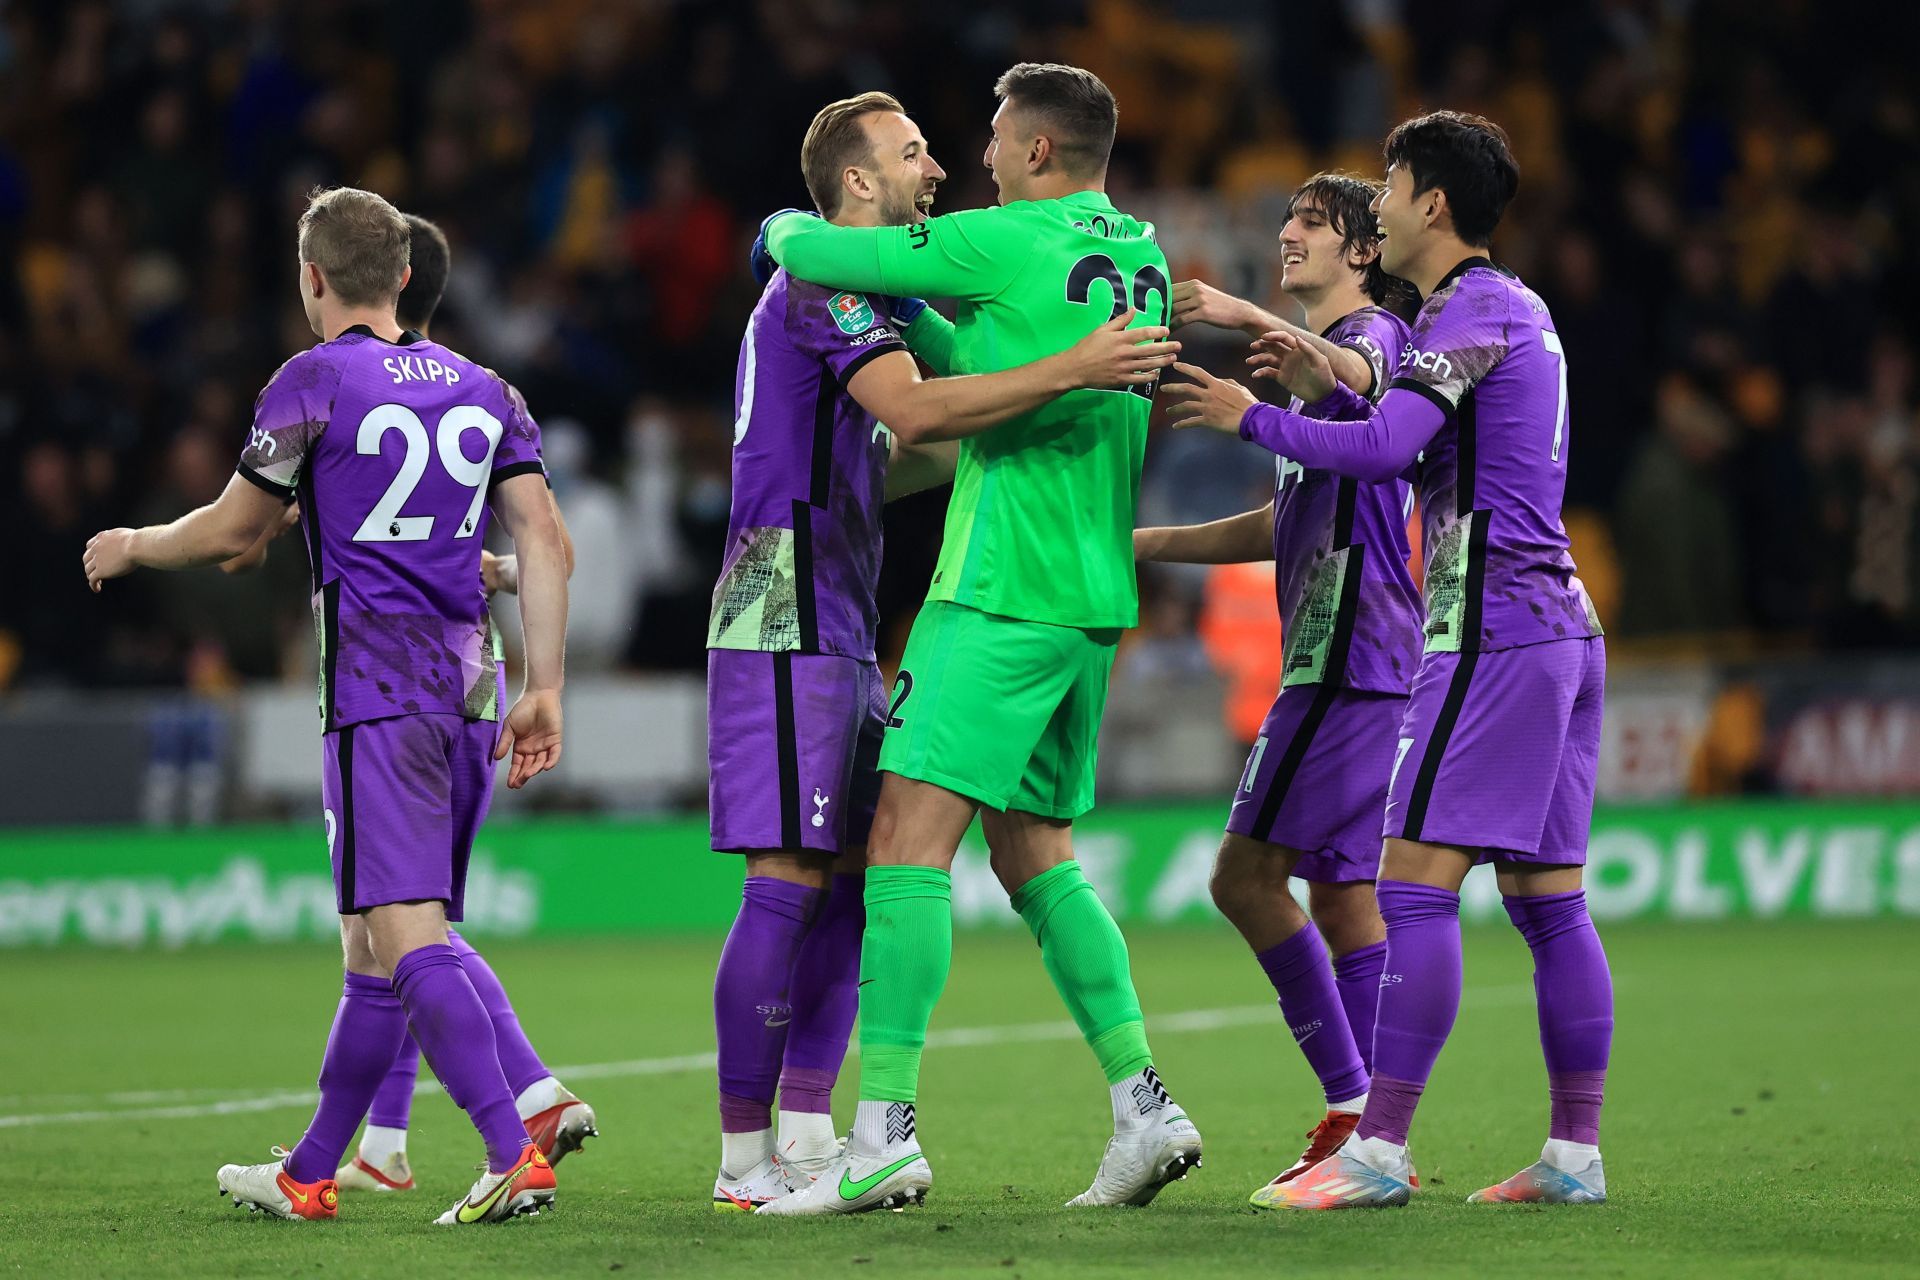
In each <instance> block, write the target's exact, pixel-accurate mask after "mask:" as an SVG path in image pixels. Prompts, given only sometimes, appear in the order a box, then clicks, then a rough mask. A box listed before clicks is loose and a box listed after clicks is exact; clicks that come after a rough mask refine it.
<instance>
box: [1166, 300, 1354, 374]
mask: <svg viewBox="0 0 1920 1280" xmlns="http://www.w3.org/2000/svg"><path fill="white" fill-rule="evenodd" d="M1189 324H1206V325H1212V326H1214V327H1215V328H1217V329H1238V330H1239V331H1240V332H1242V333H1244V334H1246V335H1247V336H1248V337H1249V338H1252V339H1254V344H1253V346H1254V350H1256V351H1260V350H1262V349H1263V344H1262V342H1261V341H1260V340H1261V339H1262V338H1264V337H1265V336H1266V335H1267V334H1269V333H1291V334H1294V335H1296V336H1298V337H1299V338H1301V339H1303V340H1305V341H1307V342H1310V343H1312V344H1313V345H1314V346H1315V347H1316V348H1318V349H1319V351H1320V353H1321V354H1322V355H1324V356H1326V358H1327V361H1328V363H1330V364H1331V365H1332V366H1333V372H1334V375H1335V376H1336V377H1338V378H1339V379H1340V381H1342V382H1344V383H1346V384H1347V385H1348V386H1350V387H1352V388H1353V389H1354V390H1355V391H1358V392H1359V393H1360V394H1361V395H1363V396H1366V395H1372V394H1373V368H1372V366H1371V365H1369V364H1368V363H1367V361H1366V357H1364V356H1362V355H1361V354H1360V353H1359V352H1358V351H1354V350H1352V349H1351V348H1348V347H1343V346H1340V345H1338V344H1336V343H1332V342H1328V341H1327V340H1326V339H1325V338H1323V337H1321V336H1320V335H1319V334H1317V333H1312V332H1309V331H1308V330H1306V329H1303V328H1301V327H1300V326H1299V325H1297V324H1294V323H1293V322H1292V321H1290V320H1282V319H1281V318H1280V317H1279V316H1277V315H1275V314H1274V313H1273V312H1271V311H1268V310H1267V309H1266V308H1265V307H1262V306H1259V305H1257V304H1255V303H1252V302H1249V301H1247V300H1246V299H1245V298H1237V297H1235V296H1234V295H1233V294H1231V293H1228V292H1227V291H1226V290H1224V289H1216V288H1214V287H1213V286H1212V285H1210V284H1208V283H1207V282H1206V281H1205V280H1182V281H1180V282H1179V283H1177V284H1175V285H1174V286H1173V327H1174V328H1176V329H1178V328H1180V327H1181V326H1182V325H1189Z"/></svg>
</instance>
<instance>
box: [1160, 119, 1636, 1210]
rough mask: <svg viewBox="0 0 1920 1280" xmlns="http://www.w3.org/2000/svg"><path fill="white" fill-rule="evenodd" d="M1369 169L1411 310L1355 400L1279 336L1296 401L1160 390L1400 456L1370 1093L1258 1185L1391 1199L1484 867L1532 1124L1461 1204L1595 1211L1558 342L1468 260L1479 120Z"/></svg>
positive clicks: (1580, 709) (1579, 595)
mask: <svg viewBox="0 0 1920 1280" xmlns="http://www.w3.org/2000/svg"><path fill="white" fill-rule="evenodd" d="M1386 161H1387V186H1386V190H1385V192H1384V193H1383V194H1382V196H1381V197H1380V199H1379V201H1378V202H1377V204H1376V212H1377V215H1378V217H1379V224H1380V236H1381V265H1382V266H1383V267H1385V269H1386V270H1387V271H1389V272H1391V273H1392V274H1393V275H1396V276H1399V277H1401V278H1402V279H1405V280H1408V281H1410V282H1412V283H1413V285H1414V286H1415V287H1416V288H1418V289H1419V290H1420V293H1421V296H1422V297H1423V298H1425V303H1424V304H1423V305H1422V307H1421V309H1420V314H1419V316H1418V317H1417V318H1416V319H1415V321H1414V325H1413V334H1412V339H1411V342H1410V344H1409V346H1408V348H1407V351H1406V353H1405V356H1404V358H1403V359H1402V361H1401V365H1400V372H1399V374H1398V376H1397V377H1395V379H1394V380H1393V381H1392V382H1391V383H1390V384H1389V385H1388V388H1387V392H1386V395H1385V396H1383V397H1382V398H1381V399H1380V401H1379V403H1378V404H1372V403H1369V402H1368V401H1367V399H1366V398H1365V397H1362V396H1360V395H1358V394H1356V393H1355V392H1353V391H1351V390H1349V389H1347V388H1344V387H1342V386H1340V385H1339V384H1338V382H1337V381H1336V380H1335V378H1334V376H1333V372H1332V368H1331V366H1330V365H1329V363H1328V361H1327V359H1326V356H1325V355H1324V354H1323V353H1322V352H1321V351H1320V350H1319V349H1318V348H1317V347H1315V346H1314V345H1312V344H1311V343H1308V342H1306V341H1304V340H1302V339H1301V338H1299V337H1298V336H1297V335H1294V334H1291V333H1284V332H1283V333H1275V334H1272V335H1269V342H1268V350H1267V351H1266V352H1265V353H1263V354H1262V355H1260V356H1256V357H1255V360H1256V361H1258V362H1259V363H1261V364H1262V365H1263V366H1265V367H1267V368H1270V369H1272V370H1273V372H1274V374H1275V375H1276V376H1277V377H1278V378H1279V380H1280V381H1281V382H1282V383H1283V384H1284V385H1286V386H1288V387H1289V388H1291V389H1292V390H1293V392H1294V394H1295V395H1297V396H1299V397H1300V398H1301V399H1302V400H1303V401H1305V402H1306V403H1307V404H1308V406H1309V408H1310V410H1311V412H1312V414H1313V415H1314V416H1308V415H1307V414H1305V413H1301V412H1295V411H1290V410H1283V409H1278V408H1275V407H1273V406H1270V405H1261V404H1259V403H1257V402H1256V401H1254V399H1253V398H1252V397H1251V396H1250V395H1249V394H1248V393H1247V392H1246V390H1245V389H1244V388H1242V387H1240V386H1239V385H1238V384H1236V383H1232V382H1224V381H1221V380H1219V379H1215V378H1211V377H1209V376H1208V375H1206V374H1205V373H1204V372H1202V371H1200V370H1198V369H1193V370H1191V371H1190V376H1192V377H1193V378H1194V380H1195V383H1196V385H1194V386H1192V387H1188V388H1183V389H1181V390H1180V391H1179V392H1178V393H1177V395H1175V396H1174V398H1175V399H1177V400H1178V401H1179V403H1180V407H1179V409H1177V410H1176V415H1175V416H1176V417H1178V418H1180V419H1181V420H1182V421H1183V423H1184V425H1200V424H1204V425H1207V426H1211V427H1215V428H1217V429H1220V430H1223V431H1237V432H1238V433H1239V434H1240V435H1241V436H1242V437H1243V438H1245V439H1248V440H1252V441H1254V442H1256V443H1258V444H1260V445H1262V446H1264V447H1266V448H1268V449H1270V450H1272V451H1273V452H1275V453H1277V454H1280V455H1281V456H1283V457H1287V458H1292V459H1294V460H1296V461H1298V462H1300V463H1301V464H1302V465H1304V466H1308V467H1318V468H1325V469H1327V470H1331V471H1337V472H1339V473H1341V474H1342V475H1349V476H1353V477H1355V478H1357V479H1361V480H1365V481H1369V482H1372V483H1384V482H1387V481H1390V480H1392V478H1393V477H1395V476H1397V475H1400V474H1401V473H1403V472H1405V471H1406V470H1407V468H1408V467H1410V466H1415V465H1416V464H1417V467H1418V470H1417V476H1418V480H1417V484H1418V488H1419V494H1420V509H1421V513H1422V518H1423V522H1424V528H1423V545H1424V547H1425V553H1426V602H1425V603H1426V608H1425V626H1424V631H1425V647H1424V652H1423V654H1422V656H1421V660H1420V666H1419V669H1418V671H1416V672H1415V674H1414V678H1413V685H1412V691H1411V695H1410V697H1409V700H1408V704H1407V711H1406V717H1405V719H1404V720H1403V721H1402V722H1401V726H1400V731H1399V738H1398V742H1397V744H1396V746H1395V750H1394V760H1393V767H1392V772H1391V775H1390V782H1389V785H1388V798H1387V807H1386V835H1387V842H1386V849H1385V852H1384V854H1383V856H1382V861H1381V868H1380V882H1379V891H1378V892H1379V901H1380V913H1381V915H1382V916H1383V917H1384V918H1385V920H1386V926H1387V959H1386V970H1385V972H1384V973H1383V974H1382V975H1381V981H1382V985H1381V989H1380V1005H1379V1011H1378V1013H1377V1015H1376V1020H1375V1025H1374V1042H1373V1080H1372V1086H1371V1089H1370V1091H1369V1093H1368V1095H1367V1102H1366V1107H1365V1110H1364V1111H1363V1113H1362V1115H1361V1118H1360V1123H1359V1125H1358V1127H1357V1128H1356V1130H1355V1133H1354V1136H1353V1138H1351V1139H1349V1140H1348V1141H1347V1143H1346V1144H1345V1145H1344V1146H1343V1147H1341V1149H1340V1150H1339V1151H1338V1152H1336V1153H1335V1154H1333V1155H1332V1156H1329V1157H1328V1158H1327V1159H1325V1160H1322V1161H1321V1162H1320V1163H1319V1164H1316V1165H1315V1166H1313V1168H1311V1169H1309V1170H1307V1171H1306V1172H1305V1173H1303V1174H1301V1175H1300V1176H1299V1177H1297V1178H1295V1179H1293V1180H1292V1181H1290V1182H1287V1183H1284V1184H1282V1185H1280V1186H1278V1187H1276V1188H1274V1193H1273V1195H1272V1197H1271V1203H1273V1204H1274V1205H1276V1206H1278V1207H1282V1208H1291V1209H1340V1208H1350V1207H1357V1206H1364V1205H1401V1204H1405V1203H1406V1202H1407V1198H1408V1195H1409V1192H1410V1189H1411V1188H1410V1183H1411V1181H1412V1167H1411V1165H1410V1164H1409V1163H1408V1160H1407V1148H1406V1142H1407V1131H1408V1129H1409V1127H1410V1126H1411V1124H1412V1121H1413V1112H1414V1107H1415V1106H1416V1104H1417V1103H1418V1102H1419V1100H1420V1094H1421V1092H1422V1090H1423V1089H1424V1088H1425V1087H1426V1081H1427V1077H1428V1075H1429V1074H1430V1073H1431V1071H1432V1069H1433V1064H1434V1062H1435V1060H1436V1059H1437V1058H1438V1056H1439V1053H1440V1048H1441V1046H1442V1045H1443V1044H1444V1043H1445V1042H1446V1039H1447V1035H1448V1033H1449V1032H1450V1031H1451V1030H1452V1029H1453V1022H1454V1018H1455V1017H1456V1015H1457V1014H1458V1012H1459V1007H1460V982H1461V960H1460V894H1459V890H1460V885H1461V882H1462V881H1463V880H1464V879H1465V878H1466V874H1467V872H1468V871H1469V870H1470V869H1471V868H1472V867H1473V866H1474V865H1475V864H1476V863H1479V862H1489V861H1490V862H1492V863H1493V865H1494V872H1495V876H1496V879H1497V881H1498V883H1499V886H1500V891H1501V893H1502V894H1503V895H1504V896H1505V902H1506V908H1507V914H1508V916H1509V917H1510V918H1511V919H1512V920H1513V923H1514V925H1515V927H1517V928H1518V929H1519V930H1520V932H1521V934H1522V935H1523V936H1524V937H1525V938H1526V941H1527V945H1528V946H1529V947H1530V948H1531V949H1532V951H1533V961H1534V987H1535V990H1536V992H1537V994H1538V1003H1539V1018H1540V1039H1541V1046H1542V1048H1543V1049H1544V1051H1545V1056H1546V1064H1547V1088H1548V1095H1549V1099H1550V1104H1551V1120H1550V1128H1549V1131H1548V1133H1549V1136H1548V1140H1547V1143H1546V1146H1545V1148H1544V1149H1543V1151H1542V1152H1541V1157H1540V1159H1539V1161H1538V1162H1536V1163H1534V1164H1532V1165H1529V1166H1528V1167H1527V1168H1525V1169H1523V1170H1521V1171H1520V1172H1519V1173H1517V1174H1515V1175H1514V1176H1513V1177H1511V1178H1509V1179H1507V1180H1506V1181H1505V1182H1502V1183H1499V1184H1497V1185H1495V1186H1492V1187H1488V1188H1486V1189H1484V1190H1482V1191H1478V1192H1476V1193H1474V1195H1473V1197H1472V1198H1473V1199H1474V1200H1476V1201H1481V1202H1503V1201H1524V1202H1532V1203H1558V1204H1596V1203H1599V1202H1601V1201H1603V1200H1605V1198H1606V1178H1605V1174H1604V1172H1603V1170H1602V1167H1601V1160H1600V1148H1599V1145H1598V1144H1599V1119H1600V1103H1601V1096H1602V1093H1603V1090H1604V1084H1605V1079H1606V1069H1607V1057H1608V1051H1609V1047H1610V1045H1611V1041H1612V1035H1613V988H1612V981H1611V978H1610V976H1609V973H1608V968H1607V960H1606V955H1605V953H1604V952H1603V951H1602V950H1601V947H1600V939H1599V937H1598V936H1597V935H1596V934H1595V932H1594V928H1593V922H1592V920H1591V919H1590V918H1589V916H1588V914H1587V906H1586V898H1585V894H1584V892H1583V891H1582V889H1581V869H1582V867H1583V865H1584V863H1585V861H1586V846H1587V832H1588V826H1589V823H1590V820H1591V817H1592V811H1593V788H1594V776H1595V773H1596V770H1597V768H1598V758H1599V745H1600V717H1601V701H1602V688H1603V681H1604V677H1605V673H1606V649H1605V643H1604V641H1603V640H1602V639H1601V634H1600V624H1599V621H1598V619H1597V618H1596V617H1595V616H1594V613H1593V609H1592V605H1591V603H1590V602H1589V601H1588V599H1587V594H1586V591H1585V589H1584V588H1583V587H1582V586H1581V584H1580V582H1579V580H1578V579H1577V578H1576V577H1575V576H1574V566H1573V558H1572V556H1571V555H1569V554H1568V550H1567V535H1566V530H1565V527H1564V526H1563V525H1562V523H1561V520H1560V505H1561V500H1562V497H1563V495H1564V492H1565V488H1566V465H1567V449H1568V435H1567V366H1566V360H1565V353H1564V351H1563V349H1562V347H1561V343H1560V337H1559V335H1558V334H1557V333H1556V332H1555V331H1554V328H1553V318H1552V316H1551V315H1550V314H1549V313H1548V311H1547V307H1546V304H1545V303H1544V302H1542V301H1541V300H1540V297H1539V295H1538V294H1535V293H1534V292H1533V291H1532V290H1530V289H1528V288H1527V287H1526V286H1525V285H1523V284H1522V283H1521V282H1520V281H1519V280H1518V279H1516V278H1515V277H1514V276H1513V275H1512V274H1511V273H1509V272H1506V271H1504V270H1502V269H1500V268H1498V267H1496V266H1494V265H1493V263H1492V261H1491V260H1490V259H1489V258H1488V256H1487V245H1488V244H1489V242H1490V241H1491V238H1492V235H1493V230H1494V228H1495V226H1496V225H1498V223H1499V221H1500V215H1501V214H1502V213H1503V212H1504V211H1505V209H1506V206H1507V203H1508V201H1509V200H1511V199H1512V197H1513V193H1514V191H1515V189H1516V188H1517V187H1518V185H1519V170H1518V168H1517V166H1516V165H1515V164H1514V161H1513V155H1512V152H1511V150H1510V149H1509V147H1508V144H1507V139H1506V135H1505V134H1504V133H1503V132H1502V131H1501V130H1500V128H1499V126H1497V125H1495V124H1493V123H1491V122H1490V121H1487V120H1483V119H1481V118H1480V117H1478V116H1471V115H1464V114H1461V113H1459V112H1451V111H1441V112H1434V113H1432V114H1430V115H1425V116H1421V117H1419V118H1417V119H1413V120H1409V121H1407V122H1405V123H1404V124H1402V125H1400V126H1399V127H1398V128H1396V129H1395V130H1394V131H1393V133H1392V134H1391V135H1390V136H1389V137H1388V139H1387V144H1386ZM1180 367H1181V368H1182V369H1183V371H1184V370H1186V368H1187V367H1186V366H1184V365H1183V366H1180ZM1172 390H1173V389H1172V388H1169V392H1170V393H1171V392H1172ZM1322 419H1336V421H1325V420H1322Z"/></svg>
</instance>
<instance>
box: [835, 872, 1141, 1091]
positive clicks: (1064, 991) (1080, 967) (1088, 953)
mask: <svg viewBox="0 0 1920 1280" xmlns="http://www.w3.org/2000/svg"><path fill="white" fill-rule="evenodd" d="M869 874H871V873H869ZM869 900H871V899H869ZM1013 909H1014V910H1015V911H1018V912H1019V913H1020V918H1021V919H1022V920H1025V921H1026V922H1027V928H1029V929H1031V930H1032V931H1033V937H1034V940H1035V941H1036V942H1038V943H1039V944H1040V959H1041V961H1042V962H1043V963H1045V965H1046V966H1047V974H1048V976H1049V977H1051V978H1052V979H1053V985H1054V987H1055V989H1056V990H1058V991H1059V992H1060V998H1061V999H1062V1000H1064V1001H1066V1003H1067V1008H1068V1009H1069V1010H1070V1011H1071V1012H1072V1014H1073V1020H1074V1022H1075V1023H1076V1024H1078V1025H1079V1027H1080V1034H1081V1035H1083V1036H1085V1037H1086V1040H1087V1047H1088V1048H1090V1049H1092V1050H1093V1055H1094V1057H1096V1058H1098V1059H1099V1060H1100V1069H1101V1070H1102V1071H1104V1072H1105V1073H1106V1076H1107V1083H1108V1084H1113V1083H1115V1082H1117V1081H1120V1080H1124V1079H1126V1078H1127V1077H1128V1076H1130V1075H1133V1074H1134V1073H1135V1072H1137V1071H1143V1070H1145V1069H1146V1068H1147V1067H1148V1066H1149V1065H1151V1064H1152V1062H1153V1054H1152V1053H1151V1052H1150V1051H1149V1050H1148V1049H1147V1027H1146V1022H1145V1021H1144V1020H1143V1019H1142V1018H1141V1016H1140V997H1139V996H1137V995H1135V994H1134V990H1133V974H1132V973H1131V971H1130V970H1129V969H1128V966H1127V940H1126V939H1125V938H1123V937H1121V936H1120V926H1119V925H1117V924H1115V923H1114V922H1113V917H1112V916H1111V915H1110V914H1108V912H1107V908H1106V904H1105V903H1103V902H1101V901H1100V897H1099V895H1098V894H1096V893H1094V891H1093V886H1092V885H1090V884H1088V883H1087V877H1086V876H1085V875H1084V874H1083V873H1082V872H1081V870H1080V864H1079V863H1078V862H1073V861H1067V862H1063V863H1061V864H1060V865H1059V866H1057V867H1052V868H1049V869H1048V870H1046V871H1043V872H1041V873H1040V874H1039V875H1037V876H1035V877H1034V878H1033V879H1031V880H1029V881H1027V882H1026V883H1025V884H1023V885H1021V886H1020V889H1019V891H1018V892H1016V893H1015V894H1014V895H1013ZM869 928H871V926H869ZM868 936H869V937H871V936H872V934H871V932H869V934H868ZM861 1043H862V1045H863V1046H864V1044H865V1041H864V1040H863V1041H862V1042H861ZM862 1052H865V1050H864V1047H863V1049H862Z"/></svg>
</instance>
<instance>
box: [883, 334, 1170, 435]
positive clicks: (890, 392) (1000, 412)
mask: <svg viewBox="0 0 1920 1280" xmlns="http://www.w3.org/2000/svg"><path fill="white" fill-rule="evenodd" d="M1133 318H1134V313H1133V312H1132V311H1125V312H1122V313H1121V314H1120V315H1117V316H1115V317H1114V318H1113V319H1111V320H1109V321H1108V322H1107V323H1105V324H1103V325H1101V326H1100V327H1099V328H1097V329H1095V330H1094V331H1093V332H1092V333H1090V334H1088V335H1087V336H1086V337H1084V338H1082V339H1081V340H1080V341H1079V342H1077V343H1075V344H1074V345H1073V346H1072V347H1069V348H1068V349H1067V350H1065V351H1062V352H1060V353H1059V354H1057V355H1051V356H1047V357H1046V358H1045V359H1042V360H1035V361H1034V362H1033V363H1032V364H1025V365H1021V366H1020V367H1019V368H1017V369H1007V370H1003V371H1001V372H999V373H983V374H970V375H967V376H965V377H959V378H934V379H932V380H930V381H929V380H924V379H922V378H921V377H920V369H919V366H917V365H915V364H914V362H913V359H912V357H910V356H908V355H907V354H906V353H905V352H901V351H894V352H890V353H888V354H887V355H883V356H880V357H878V358H877V359H873V360H869V361H867V363H866V364H864V365H862V366H861V367H860V369H859V371H858V372H857V373H855V374H854V375H853V378H852V379H851V380H850V381H849V382H848V383H847V390H848V391H849V392H851V393H852V394H853V398H854V399H855V400H858V401H859V402H860V405H861V407H862V408H864V409H865V410H866V411H867V412H868V413H871V414H872V415H873V416H874V417H876V418H878V419H880V421H882V422H884V423H886V424H887V426H888V428H889V429H890V430H892V432H893V433H894V434H895V435H896V436H898V437H899V438H900V440H901V441H902V442H903V443H906V444H910V445H921V444H931V443H934V442H937V441H941V440H964V439H966V438H967V437H968V436H976V435H979V434H980V433H981V432H983V431H988V430H991V429H992V428H994V427H997V426H999V425H1000V424H1001V423H1003V422H1005V421H1006V420H1007V419H1009V418H1017V417H1019V416H1020V415H1021V414H1023V413H1031V412H1032V411H1033V410H1035V409H1038V408H1039V407H1040V406H1041V405H1043V404H1046V403H1047V402H1048V401H1049V400H1052V399H1054V398H1056V397H1058V396H1061V395H1065V394H1066V393H1067V392H1069V391H1077V390H1080V389H1083V388H1088V387H1127V386H1144V385H1147V384H1149V383H1151V382H1153V381H1154V380H1155V379H1156V378H1158V377H1159V376H1160V371H1161V370H1162V369H1163V368H1165V367H1166V366H1167V365H1168V364H1170V363H1172V361H1173V359H1174V356H1175V355H1176V354H1177V353H1178V351H1179V349H1180V344H1179V343H1177V342H1168V341H1166V340H1165V339H1166V336H1167V331H1166V330H1165V329H1162V328H1159V327H1157V326H1145V327H1142V328H1139V329H1128V328H1127V325H1128V324H1129V323H1130V322H1131V321H1132V320H1133Z"/></svg>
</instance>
